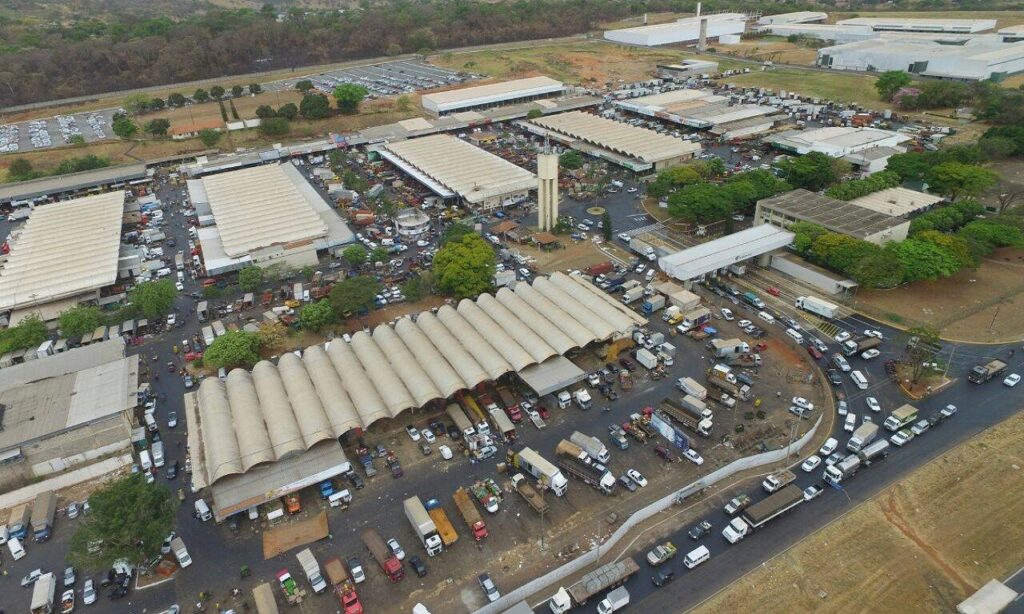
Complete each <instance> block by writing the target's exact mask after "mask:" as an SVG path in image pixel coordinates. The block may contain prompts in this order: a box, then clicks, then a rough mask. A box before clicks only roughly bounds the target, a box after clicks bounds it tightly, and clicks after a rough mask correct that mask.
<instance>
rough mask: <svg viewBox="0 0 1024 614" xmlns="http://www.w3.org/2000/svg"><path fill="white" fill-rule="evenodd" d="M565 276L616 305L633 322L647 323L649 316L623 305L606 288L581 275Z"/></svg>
mask: <svg viewBox="0 0 1024 614" xmlns="http://www.w3.org/2000/svg"><path fill="white" fill-rule="evenodd" d="M552 277H554V276H552ZM564 277H565V278H566V279H569V280H570V281H572V282H573V283H575V284H576V285H577V286H578V287H580V288H582V289H583V290H586V291H587V292H589V293H590V294H593V295H594V296H596V297H597V298H599V299H601V300H602V301H604V302H605V303H606V304H607V305H609V306H611V307H614V308H615V309H616V310H617V311H618V312H619V313H621V314H622V315H624V316H626V317H627V318H629V320H630V322H632V323H633V324H636V325H639V326H644V325H646V324H647V318H645V317H643V316H642V315H640V314H639V313H637V312H635V311H633V310H632V309H630V308H629V307H627V306H625V305H623V304H622V301H617V300H615V298H614V297H612V296H611V295H609V294H608V293H606V292H605V291H604V290H602V289H600V288H598V287H597V286H595V285H594V284H592V283H590V282H588V281H587V280H585V279H583V278H582V277H580V276H579V275H565V276H564ZM578 294H582V291H580V292H579V293H578ZM630 328H632V327H630Z"/></svg>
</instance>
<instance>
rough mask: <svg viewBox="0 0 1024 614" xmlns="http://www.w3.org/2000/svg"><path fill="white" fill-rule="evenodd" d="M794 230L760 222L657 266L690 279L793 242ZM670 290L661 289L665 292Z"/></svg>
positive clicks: (663, 260) (688, 250)
mask: <svg viewBox="0 0 1024 614" xmlns="http://www.w3.org/2000/svg"><path fill="white" fill-rule="evenodd" d="M793 236H794V235H793V233H792V232H789V231H788V230H783V229H781V228H777V227H775V226H772V225H771V224H761V225H759V226H754V227H752V228H748V229H746V230H741V231H740V232H737V233H734V234H731V235H726V236H724V237H720V238H718V239H714V240H713V241H708V242H707V243H702V244H700V245H696V246H694V247H690V248H687V249H684V250H682V251H678V252H676V253H674V254H670V255H668V256H663V257H661V258H659V259H658V267H659V268H661V270H662V271H665V272H666V273H668V274H669V275H671V276H672V277H674V278H676V279H679V280H681V281H687V280H690V279H694V278H696V277H700V276H701V275H706V274H707V273H711V272H713V271H717V270H719V269H722V268H725V267H727V266H729V265H731V264H736V263H737V262H743V261H746V260H749V259H750V258H753V257H755V256H760V255H761V254H765V253H767V252H770V251H773V250H776V249H779V248H781V247H785V246H786V245H789V244H790V243H792V242H793ZM666 290H670V289H667V288H662V290H661V291H662V292H665V291H666Z"/></svg>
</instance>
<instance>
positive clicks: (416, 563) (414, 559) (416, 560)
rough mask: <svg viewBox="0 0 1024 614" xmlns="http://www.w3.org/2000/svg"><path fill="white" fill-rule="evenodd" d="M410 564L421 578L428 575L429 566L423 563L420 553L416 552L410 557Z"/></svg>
mask: <svg viewBox="0 0 1024 614" xmlns="http://www.w3.org/2000/svg"><path fill="white" fill-rule="evenodd" d="M409 566H410V567H412V570H413V571H415V572H416V575H417V576H419V577H420V578H422V577H423V576H425V575H427V566H426V565H424V564H423V560H422V559H420V557H419V556H418V555H415V554H414V555H412V556H410V557H409Z"/></svg>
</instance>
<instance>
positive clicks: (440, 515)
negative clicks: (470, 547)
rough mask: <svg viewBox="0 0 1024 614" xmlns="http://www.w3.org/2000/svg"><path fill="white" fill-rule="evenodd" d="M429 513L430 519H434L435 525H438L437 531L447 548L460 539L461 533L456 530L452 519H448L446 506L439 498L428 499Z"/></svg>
mask: <svg viewBox="0 0 1024 614" xmlns="http://www.w3.org/2000/svg"><path fill="white" fill-rule="evenodd" d="M426 508H427V514H429V515H430V519H431V520H433V521H434V526H436V527H437V533H438V535H440V536H441V542H442V543H443V544H444V547H445V548H450V547H451V546H453V545H454V544H455V542H457V541H459V534H458V532H456V531H455V527H453V526H452V523H451V521H450V520H448V514H445V512H444V508H443V507H441V502H440V501H439V500H437V499H427V504H426Z"/></svg>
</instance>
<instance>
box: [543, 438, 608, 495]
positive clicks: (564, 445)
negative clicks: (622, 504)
mask: <svg viewBox="0 0 1024 614" xmlns="http://www.w3.org/2000/svg"><path fill="white" fill-rule="evenodd" d="M555 454H557V455H558V466H559V467H561V468H562V469H564V470H565V471H566V473H568V474H569V475H571V476H573V477H575V478H578V479H579V480H581V481H582V482H583V483H584V484H586V485H588V486H591V487H593V488H596V489H597V490H599V491H601V492H602V493H604V494H606V495H610V494H612V491H613V490H614V488H615V476H614V475H612V472H611V471H608V469H606V468H604V466H603V465H602V466H601V467H597V466H595V465H594V461H593V459H591V458H590V456H589V455H588V454H587V453H586V452H584V451H583V449H582V448H580V447H579V446H577V445H576V444H574V443H572V442H570V441H566V440H565V439H563V440H562V441H560V442H559V443H558V446H557V447H556V448H555Z"/></svg>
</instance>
